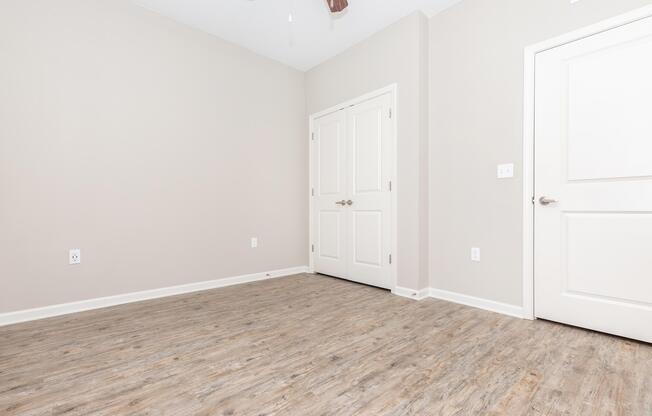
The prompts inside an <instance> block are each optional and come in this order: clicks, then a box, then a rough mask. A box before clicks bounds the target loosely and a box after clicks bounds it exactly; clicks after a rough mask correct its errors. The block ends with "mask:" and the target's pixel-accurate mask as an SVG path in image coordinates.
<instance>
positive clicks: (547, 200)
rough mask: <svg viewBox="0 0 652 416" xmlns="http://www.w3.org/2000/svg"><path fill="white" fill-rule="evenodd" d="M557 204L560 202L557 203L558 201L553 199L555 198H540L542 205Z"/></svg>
mask: <svg viewBox="0 0 652 416" xmlns="http://www.w3.org/2000/svg"><path fill="white" fill-rule="evenodd" d="M557 202H559V201H557V200H556V199H553V198H548V197H547V196H542V197H541V198H539V203H540V204H541V205H550V204H556V203H557Z"/></svg>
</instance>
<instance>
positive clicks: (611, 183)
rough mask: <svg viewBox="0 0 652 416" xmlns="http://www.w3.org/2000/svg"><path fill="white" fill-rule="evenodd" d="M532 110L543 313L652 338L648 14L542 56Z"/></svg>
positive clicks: (538, 305)
mask: <svg viewBox="0 0 652 416" xmlns="http://www.w3.org/2000/svg"><path fill="white" fill-rule="evenodd" d="M535 111H536V114H535V118H536V123H535V126H536V127H535V161H536V162H535V166H536V168H535V192H536V197H535V199H536V201H535V203H536V208H535V313H536V316H537V317H540V318H544V319H550V320H554V321H559V322H564V323H568V324H571V325H576V326H581V327H585V328H590V329H594V330H598V331H603V332H607V333H612V334H616V335H621V336H625V337H629V338H635V339H640V340H643V341H647V342H652V19H644V20H641V21H638V22H635V23H631V24H628V25H625V26H621V27H619V28H616V29H613V30H609V31H606V32H603V33H600V34H597V35H594V36H591V37H588V38H585V39H582V40H579V41H576V42H573V43H570V44H566V45H564V46H560V47H558V48H555V49H551V50H549V51H545V52H542V53H540V54H538V55H537V58H536V110H535ZM540 198H544V199H543V200H540ZM545 198H547V199H545Z"/></svg>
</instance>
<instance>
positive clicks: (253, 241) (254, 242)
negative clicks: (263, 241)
mask: <svg viewBox="0 0 652 416" xmlns="http://www.w3.org/2000/svg"><path fill="white" fill-rule="evenodd" d="M251 248H258V238H257V237H252V238H251Z"/></svg>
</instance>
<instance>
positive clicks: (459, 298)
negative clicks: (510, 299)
mask: <svg viewBox="0 0 652 416" xmlns="http://www.w3.org/2000/svg"><path fill="white" fill-rule="evenodd" d="M430 297H431V298H435V299H440V300H445V301H448V302H454V303H459V304H462V305H466V306H471V307H473V308H479V309H484V310H487V311H491V312H496V313H501V314H503V315H509V316H514V317H516V318H523V317H524V315H523V307H521V306H516V305H510V304H507V303H501V302H496V301H493V300H488V299H483V298H476V297H475V296H469V295H464V294H461V293H457V292H449V291H447V290H441V289H435V288H430Z"/></svg>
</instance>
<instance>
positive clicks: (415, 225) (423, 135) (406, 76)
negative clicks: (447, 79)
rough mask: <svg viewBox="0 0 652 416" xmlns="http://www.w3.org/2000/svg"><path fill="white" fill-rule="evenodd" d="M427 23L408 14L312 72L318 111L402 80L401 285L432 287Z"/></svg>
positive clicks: (310, 91) (312, 98)
mask: <svg viewBox="0 0 652 416" xmlns="http://www.w3.org/2000/svg"><path fill="white" fill-rule="evenodd" d="M427 24H428V21H427V19H426V17H425V16H424V15H423V14H422V13H414V14H411V15H410V16H407V17H405V18H403V19H401V20H400V21H398V22H397V23H395V24H393V25H391V26H390V27H388V28H386V29H385V30H383V31H381V32H379V33H377V34H375V35H373V36H372V37H370V38H368V39H366V40H364V41H363V42H361V43H359V44H358V45H356V46H354V47H352V48H351V49H349V50H347V51H346V52H344V53H342V54H340V55H338V56H336V57H334V58H332V59H330V60H328V61H326V62H325V63H323V64H321V65H319V66H317V67H316V68H313V69H312V70H310V71H308V73H307V74H306V94H307V105H308V113H309V114H313V113H316V112H318V111H321V110H325V109H327V108H330V107H332V106H334V105H337V104H339V103H342V102H344V101H348V100H350V99H353V98H356V97H358V96H360V95H363V94H366V93H368V92H371V91H374V90H377V89H379V88H382V87H385V86H387V85H390V84H394V83H396V84H398V183H399V189H398V194H397V197H398V228H399V230H398V245H399V249H398V256H397V257H396V258H397V260H398V276H397V281H398V285H399V286H402V287H406V288H410V289H420V288H424V287H427V286H428V273H427V272H428V270H427V269H428V262H427V254H428V247H427V244H428V234H427V230H428V227H427V220H428V210H427V202H428V197H427V192H428V187H427V186H426V184H427V180H428V174H427V169H428V166H427V154H428V153H427V151H425V150H426V149H427V137H428V136H427V91H428V90H427V78H428V77H427V71H426V68H427V64H428V60H427V47H426V44H427V40H428V33H427Z"/></svg>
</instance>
